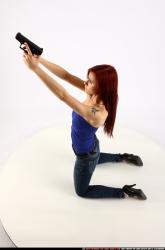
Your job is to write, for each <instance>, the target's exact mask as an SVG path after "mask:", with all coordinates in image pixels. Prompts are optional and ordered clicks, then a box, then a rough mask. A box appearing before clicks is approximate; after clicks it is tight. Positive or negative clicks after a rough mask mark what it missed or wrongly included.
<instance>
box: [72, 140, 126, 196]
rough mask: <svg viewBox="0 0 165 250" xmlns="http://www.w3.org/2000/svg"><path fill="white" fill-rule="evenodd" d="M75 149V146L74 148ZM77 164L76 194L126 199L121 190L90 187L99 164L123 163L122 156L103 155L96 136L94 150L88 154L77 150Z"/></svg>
mask: <svg viewBox="0 0 165 250" xmlns="http://www.w3.org/2000/svg"><path fill="white" fill-rule="evenodd" d="M72 148H73V146H72ZM73 151H74V153H75V155H76V162H75V166H74V176H73V177H74V187H75V191H76V194H77V195H79V196H81V197H85V198H124V192H123V190H122V189H121V188H114V187H107V186H103V185H90V186H89V183H90V180H91V177H92V174H93V172H94V170H95V167H96V165H97V164H101V163H105V162H120V161H122V155H121V154H110V153H101V152H100V146H99V140H98V138H97V137H96V135H95V147H94V150H93V151H92V152H90V153H86V154H78V153H76V151H75V149H74V148H73Z"/></svg>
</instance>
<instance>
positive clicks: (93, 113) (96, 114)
mask: <svg viewBox="0 0 165 250" xmlns="http://www.w3.org/2000/svg"><path fill="white" fill-rule="evenodd" d="M87 107H88V110H89V113H90V115H89V117H91V120H89V121H88V122H89V123H90V124H91V125H92V126H93V127H96V128H99V127H101V126H103V125H104V123H105V120H106V118H107V116H108V111H107V110H106V109H105V106H104V105H101V106H96V105H87Z"/></svg>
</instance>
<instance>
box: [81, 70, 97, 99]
mask: <svg viewBox="0 0 165 250" xmlns="http://www.w3.org/2000/svg"><path fill="white" fill-rule="evenodd" d="M84 84H85V92H86V93H87V94H88V95H93V94H95V86H96V79H95V75H94V73H93V72H89V75H88V79H87V81H85V82H84Z"/></svg>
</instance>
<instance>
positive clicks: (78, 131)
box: [71, 111, 98, 154]
mask: <svg viewBox="0 0 165 250" xmlns="http://www.w3.org/2000/svg"><path fill="white" fill-rule="evenodd" d="M97 129H98V128H95V127H93V126H91V125H90V124H89V123H88V122H87V121H86V120H85V119H84V118H83V117H82V116H80V115H79V114H77V113H76V112H74V111H72V126H71V138H72V147H74V149H75V151H76V152H77V153H78V154H83V153H88V152H90V151H92V150H93V149H94V137H95V133H96V131H97Z"/></svg>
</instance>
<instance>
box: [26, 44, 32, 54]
mask: <svg viewBox="0 0 165 250" xmlns="http://www.w3.org/2000/svg"><path fill="white" fill-rule="evenodd" d="M24 44H25V46H26V49H27V52H28V54H29V55H30V56H32V52H31V50H30V48H29V45H28V44H27V43H24Z"/></svg>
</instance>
